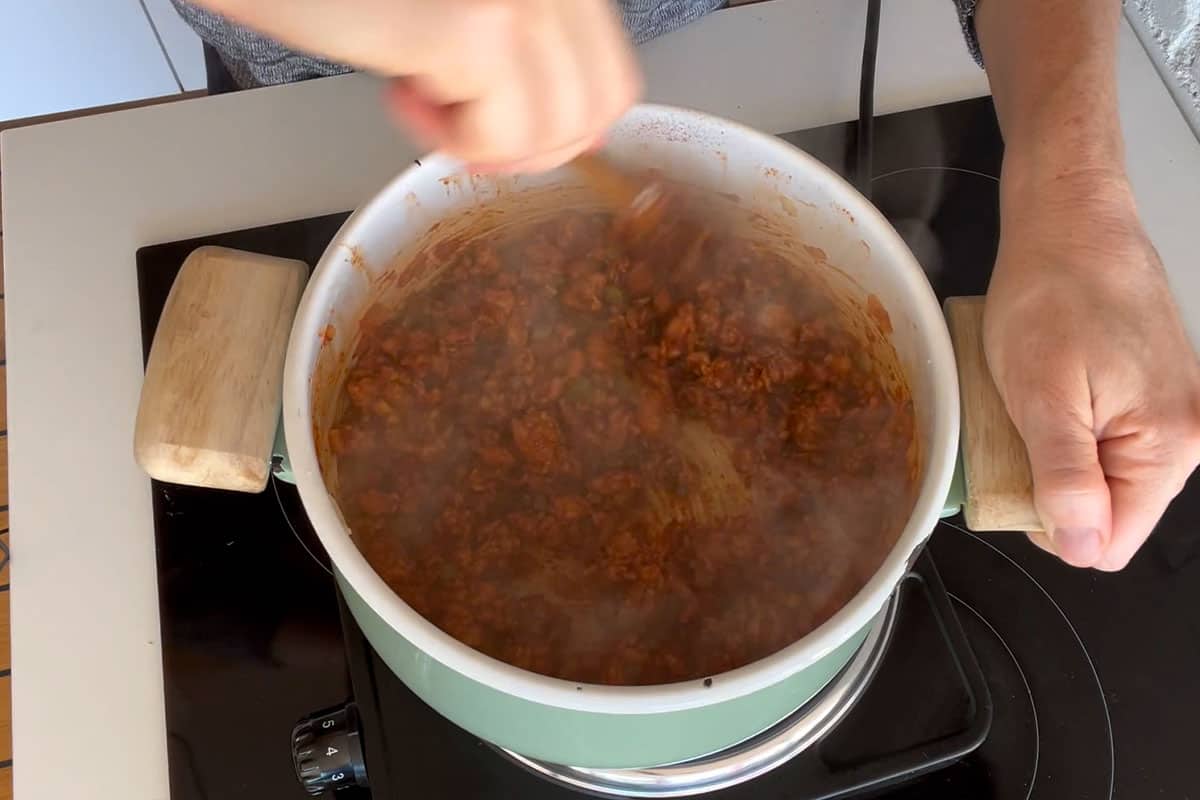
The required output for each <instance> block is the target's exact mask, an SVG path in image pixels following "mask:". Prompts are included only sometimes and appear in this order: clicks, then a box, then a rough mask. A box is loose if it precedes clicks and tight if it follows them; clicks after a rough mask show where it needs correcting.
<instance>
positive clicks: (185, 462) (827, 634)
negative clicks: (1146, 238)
mask: <svg viewBox="0 0 1200 800" xmlns="http://www.w3.org/2000/svg"><path fill="white" fill-rule="evenodd" d="M606 151H607V156H608V157H609V158H611V159H612V160H613V161H614V162H615V163H617V164H619V165H623V166H625V167H627V168H630V169H636V168H647V167H653V168H655V169H658V170H661V171H662V172H663V173H664V174H665V175H666V176H668V177H670V178H673V179H679V180H682V181H684V182H686V183H688V184H691V185H693V186H697V187H700V188H702V189H707V190H711V191H713V192H721V193H724V194H725V195H726V196H732V197H736V198H737V202H738V203H739V204H740V205H741V206H743V207H745V208H746V209H748V210H749V211H751V212H753V214H754V218H755V219H756V220H758V222H759V223H760V224H758V225H757V226H756V228H755V230H756V231H757V233H756V234H754V235H759V236H762V237H764V241H769V242H770V244H771V246H776V247H788V248H792V249H794V250H796V252H800V251H801V250H802V251H803V252H804V253H805V254H806V257H808V258H809V259H810V260H812V259H815V260H816V261H817V262H818V263H817V265H816V266H817V267H818V268H819V269H821V270H822V271H823V275H825V276H826V277H827V278H828V280H829V282H830V286H831V288H832V290H833V291H834V292H835V294H836V295H837V296H838V297H839V298H841V302H845V303H847V304H848V307H851V308H857V309H861V310H864V313H861V314H859V315H858V318H860V319H861V322H862V324H863V325H864V326H867V327H865V328H864V333H865V334H867V335H868V336H872V337H873V338H874V339H875V340H876V341H878V342H881V343H882V346H884V347H885V348H886V349H887V351H888V353H889V357H890V358H891V359H892V360H893V361H894V362H895V363H896V364H898V366H899V367H900V369H901V370H902V371H903V374H904V375H905V376H906V378H907V382H908V385H909V387H910V389H911V393H912V398H913V404H914V408H915V412H916V423H917V432H918V440H919V472H918V478H917V480H918V487H917V489H918V490H917V496H916V501H915V504H914V506H913V508H912V513H911V515H910V516H909V519H908V522H907V524H906V525H905V526H904V530H903V532H902V533H901V534H900V537H899V539H898V540H897V541H896V544H895V546H894V548H893V549H892V550H891V552H890V553H889V554H888V555H887V557H886V558H885V560H884V561H883V563H882V564H881V565H880V566H879V568H878V570H877V571H876V573H875V574H874V576H873V577H872V578H871V579H870V580H869V581H868V582H867V583H866V585H865V586H863V587H862V589H861V590H860V591H859V592H858V593H857V594H856V595H855V596H854V597H853V598H852V599H851V600H850V601H849V602H848V603H847V604H846V605H845V606H844V607H843V608H841V609H840V610H839V611H838V612H837V613H835V614H834V615H833V616H832V617H831V618H830V619H829V620H827V621H826V622H825V623H824V624H822V625H820V626H819V627H818V628H816V629H815V630H813V631H812V632H811V633H809V634H808V635H806V636H804V637H803V638H801V639H800V640H799V641H796V642H794V643H793V644H791V645H789V646H788V647H786V648H784V649H783V650H780V651H779V652H777V653H775V654H774V655H771V656H769V657H767V658H764V659H761V660H759V661H756V662H754V663H751V664H748V665H746V666H743V667H741V668H739V669H735V670H733V671H731V672H727V673H723V674H717V675H711V676H706V677H705V678H704V679H703V680H694V681H688V682H684V683H675V684H671V685H663V686H638V687H627V686H596V685H584V684H579V683H574V682H571V681H565V680H559V679H555V678H549V677H545V676H542V675H537V674H534V673H531V672H527V671H524V670H522V669H518V668H516V667H513V666H510V665H508V664H505V663H501V662H500V661H497V660H495V659H492V658H490V657H488V656H486V655H483V654H482V653H479V652H477V651H475V650H473V649H471V648H470V647H468V646H466V645H464V644H462V643H460V642H458V641H456V640H455V639H453V638H451V637H450V636H448V635H447V634H445V633H443V632H442V631H441V630H439V629H438V628H436V627H435V626H433V625H432V624H431V623H429V622H427V621H426V620H425V619H424V618H422V617H421V616H419V615H418V614H417V613H416V612H415V611H413V609H412V608H410V607H409V606H408V605H407V604H406V603H405V602H404V601H403V600H402V599H401V598H400V597H398V596H397V595H396V594H395V593H393V592H392V591H391V589H389V588H388V586H387V585H386V584H385V583H384V582H383V580H382V579H381V578H380V577H379V576H378V575H377V574H376V573H375V572H374V571H373V570H372V569H371V567H370V565H369V564H368V563H367V562H366V560H365V559H364V558H363V556H362V554H361V553H360V552H359V550H358V548H357V547H356V546H355V544H354V540H353V538H352V534H351V531H350V530H349V529H348V528H347V526H346V523H345V521H344V519H343V517H342V515H341V513H340V512H339V509H338V507H337V504H336V502H335V500H334V498H333V497H332V495H331V494H330V492H329V490H328V488H327V486H326V480H325V476H323V473H322V470H321V454H322V452H323V448H324V447H325V436H326V433H327V431H328V428H329V425H330V422H331V419H330V418H331V415H332V411H333V402H334V400H333V398H335V397H336V394H337V392H336V387H337V385H338V381H339V378H340V376H341V375H342V374H343V371H344V369H345V367H346V365H347V362H348V360H349V358H350V356H351V354H352V352H353V348H354V345H355V331H356V328H357V322H358V319H359V317H360V315H361V314H362V312H363V311H364V310H365V308H366V305H367V304H368V302H369V301H370V299H371V297H372V296H373V293H375V292H377V291H379V287H380V286H381V285H382V284H384V283H386V284H387V285H388V286H389V291H400V292H401V294H403V292H404V291H406V290H408V291H411V290H412V289H415V288H417V287H418V286H419V285H420V283H421V281H422V280H426V279H427V278H428V277H429V276H427V275H420V274H413V273H412V266H411V265H412V264H413V262H412V261H411V260H409V259H406V258H405V257H404V256H405V255H406V254H409V253H412V252H413V251H414V248H415V247H416V246H417V245H418V244H420V243H423V242H428V241H429V237H430V236H431V235H432V236H434V237H437V236H441V235H447V233H448V232H449V231H450V230H451V229H452V227H453V224H454V223H453V222H452V220H454V219H456V218H462V216H463V215H464V214H466V216H467V217H470V216H472V215H474V216H475V217H476V219H475V221H474V222H475V224H478V223H479V220H480V219H487V218H488V215H494V216H493V218H492V220H491V221H492V222H497V223H498V222H501V221H503V215H504V214H506V213H521V208H522V201H523V199H525V198H528V199H529V201H530V202H531V203H532V202H535V201H539V202H542V203H543V204H544V203H545V201H546V198H547V197H550V198H553V197H555V195H554V193H555V192H569V191H570V187H571V186H572V185H576V186H577V185H578V184H579V179H578V177H577V176H575V175H573V174H572V173H571V171H570V170H569V169H563V170H559V171H557V172H553V173H549V174H545V175H539V176H521V177H505V178H486V177H479V176H469V175H466V174H464V173H463V171H462V169H461V166H460V165H459V164H457V163H455V162H453V161H452V160H450V159H448V158H446V157H443V156H440V155H433V156H430V157H428V158H424V159H422V160H420V161H418V162H416V163H415V164H414V165H413V166H412V167H410V168H409V169H408V170H406V171H405V172H404V173H403V174H401V175H400V176H399V177H397V178H396V179H395V180H393V181H392V182H391V183H390V184H389V185H388V186H387V187H386V188H384V189H383V190H382V191H381V192H380V193H379V194H378V195H376V196H375V197H374V198H373V199H372V200H370V201H369V202H368V203H367V204H366V205H364V206H363V207H361V208H360V209H358V210H357V211H356V212H355V213H354V214H353V215H352V216H351V217H350V219H348V220H347V221H346V223H345V225H343V227H342V229H341V230H340V231H339V233H338V234H337V236H336V237H335V239H334V240H333V242H332V243H331V244H330V245H329V247H328V248H327V249H326V251H325V254H324V255H323V256H322V258H321V260H320V262H319V263H318V264H317V267H316V270H315V272H314V273H313V274H312V277H311V279H310V280H308V281H307V286H306V288H305V280H306V278H307V273H308V270H307V267H306V266H305V265H303V264H301V263H299V262H295V261H288V260H284V259H276V258H268V257H264V256H259V255H254V254H247V253H241V252H236V251H228V250H222V249H219V248H202V249H200V250H198V251H196V252H195V253H193V254H192V256H191V257H189V259H188V261H187V263H186V264H185V266H184V268H183V269H182V270H181V272H180V275H179V277H178V278H177V280H176V283H175V286H174V287H173V289H172V292H171V296H170V298H169V299H168V301H167V304H166V306H165V308H164V311H163V315H162V318H161V321H160V323H159V327H158V333H157V335H156V338H155V341H154V343H153V347H152V352H151V356H150V359H149V362H148V365H147V373H146V381H145V385H144V388H143V392H142V401H141V407H140V409H139V416H138V423H137V434H136V447H135V451H136V455H137V458H138V461H139V463H140V464H141V465H142V466H143V467H144V468H145V469H146V471H147V472H148V473H149V474H150V475H151V476H153V477H155V478H158V479H160V480H165V481H171V482H178V483H187V484H192V485H200V486H210V487H215V488H226V489H238V490H243V491H261V490H262V489H263V487H264V486H265V484H266V481H267V479H268V474H269V472H270V471H271V470H272V469H274V470H275V471H276V472H277V473H278V474H281V475H282V476H284V477H288V478H294V480H295V483H296V485H297V486H298V488H299V492H300V496H301V498H302V500H303V502H304V507H305V510H306V512H307V513H308V516H309V519H310V520H311V522H312V525H313V528H314V529H315V530H316V532H317V535H318V536H319V537H320V539H321V542H322V544H323V545H324V546H325V549H326V550H327V551H328V553H329V557H330V559H331V561H332V563H333V566H334V571H335V575H336V579H337V582H338V585H339V587H340V589H341V591H342V594H343V595H344V597H345V599H346V602H347V605H348V606H349V608H350V610H351V612H352V613H353V615H354V617H355V619H356V621H357V622H358V624H359V626H360V627H361V628H362V630H363V632H364V634H365V635H366V637H367V639H368V640H369V641H370V642H371V645H372V646H373V647H374V648H375V650H376V651H377V652H378V653H379V655H380V656H381V657H382V659H383V660H384V661H385V662H386V663H387V665H388V666H389V667H390V668H391V669H392V670H393V671H394V672H395V673H396V675H398V676H399V677H400V678H401V679H402V680H403V681H404V682H405V683H406V684H407V685H408V686H409V687H410V688H411V689H412V690H413V691H414V692H415V693H416V694H418V695H419V696H420V697H421V698H422V699H423V700H424V701H425V702H427V703H428V704H429V705H430V706H432V707H433V708H435V709H437V710H438V711H439V712H441V713H442V714H443V715H445V716H446V717H448V718H449V719H451V720H452V721H454V722H455V723H457V724H458V725H460V726H462V727H463V728H465V729H467V730H469V731H471V732H472V733H474V734H476V735H478V736H480V737H482V738H483V739H485V740H487V741H489V742H492V743H494V744H496V745H499V746H502V747H504V748H507V749H509V750H511V751H513V752H515V753H519V754H521V755H523V756H527V757H530V758H534V759H538V760H542V761H548V762H553V763H558V764H567V765H572V766H577V767H589V768H618V769H621V768H636V767H646V766H655V765H663V764H670V763H675V762H679V761H683V760H686V759H691V758H695V757H699V756H702V755H705V754H708V753H712V752H715V751H718V750H721V749H724V748H726V747H729V746H731V745H733V744H736V743H737V742H740V741H742V740H744V739H746V738H748V737H750V736H752V735H754V734H756V733H758V732H760V731H762V730H764V729H766V728H768V727H769V726H771V725H772V724H774V723H775V722H777V721H779V720H780V719H782V718H783V717H785V716H787V715H788V714H789V713H790V712H792V711H793V710H795V709H796V708H798V707H799V706H800V705H802V704H803V703H804V702H805V701H806V700H808V699H809V698H811V697H813V696H814V695H815V694H816V693H817V692H818V691H819V690H820V689H821V688H822V687H823V686H825V685H826V684H827V683H828V682H829V681H830V680H831V679H832V678H833V677H834V676H836V675H837V674H838V672H839V670H841V669H842V668H843V667H844V666H845V665H846V664H847V662H848V661H849V660H850V659H851V658H852V656H853V655H854V654H855V652H856V650H857V649H858V647H859V646H860V645H861V643H862V642H863V640H864V638H865V637H866V635H867V632H868V630H869V629H870V627H871V624H872V622H873V621H874V620H875V619H876V618H877V617H878V616H879V615H880V614H881V613H882V610H883V609H884V607H885V604H886V602H887V600H888V598H889V597H890V596H891V594H892V593H893V590H894V589H895V588H896V586H897V584H898V583H899V581H900V580H901V578H902V576H903V575H904V573H905V572H906V570H907V569H908V566H909V564H910V563H911V561H912V559H913V558H914V556H915V554H916V553H917V552H918V551H919V549H920V548H921V546H922V545H923V544H924V543H925V541H926V539H927V538H928V537H929V535H930V533H931V531H932V530H933V528H934V525H935V523H936V521H937V519H938V518H939V516H940V515H943V514H945V513H953V512H956V511H957V510H958V507H959V504H960V498H959V496H958V491H957V490H956V489H955V488H954V487H955V486H957V482H956V481H955V475H956V463H957V462H958V461H959V452H960V393H959V389H960V383H961V386H962V390H963V399H964V401H965V402H964V403H963V406H962V409H961V410H962V414H963V417H962V420H963V428H964V430H965V432H966V435H965V438H964V440H963V447H962V450H963V453H964V455H965V456H966V458H965V459H964V464H963V471H964V472H965V476H964V477H965V492H966V497H965V500H966V512H967V514H966V516H967V521H968V524H970V525H971V526H972V527H973V528H976V529H986V530H996V529H1017V530H1029V529H1035V528H1037V527H1038V522H1037V515H1036V513H1035V512H1034V510H1033V506H1032V503H1031V500H1030V486H1031V482H1030V479H1029V471H1028V460H1027V456H1026V454H1025V451H1024V448H1023V446H1022V445H1021V443H1020V440H1019V439H1018V438H1017V436H1016V433H1015V431H1014V430H1013V428H1012V424H1011V422H1010V421H1009V420H1008V417H1007V415H1006V414H1005V412H1004V409H1003V406H1002V405H1001V403H1000V400H999V397H998V395H997V394H996V390H995V387H994V386H993V384H992V382H991V379H990V377H989V375H988V372H987V368H986V365H985V364H984V360H983V356H982V346H981V343H980V334H979V331H980V319H981V314H982V301H981V299H980V298H971V299H963V300H958V301H952V304H951V305H949V306H948V308H947V313H948V315H949V319H950V323H951V325H950V326H949V327H950V328H952V329H953V330H954V333H955V338H954V341H955V343H956V344H957V346H958V351H959V353H958V356H959V357H958V360H957V363H956V358H955V350H954V348H953V347H952V342H951V335H950V330H949V329H948V326H947V318H946V317H944V316H943V310H942V309H941V308H940V307H939V305H938V302H937V300H936V298H935V297H934V294H933V291H932V290H931V288H930V286H929V283H928V281H927V280H926V278H925V275H924V273H923V272H922V270H921V267H920V265H919V264H918V263H917V262H916V260H915V259H914V258H913V255H912V254H911V252H910V251H909V250H908V248H907V247H906V246H905V244H904V242H903V241H902V240H901V239H900V237H899V236H898V235H897V234H896V232H895V231H894V230H893V229H892V227H891V226H890V225H889V224H888V222H887V221H886V220H885V219H884V218H883V216H882V215H881V214H880V213H879V212H878V211H877V210H876V209H875V208H874V207H873V206H872V205H871V204H870V203H869V202H868V201H867V200H866V199H864V198H863V197H862V196H861V195H859V194H858V193H857V192H856V191H855V190H854V189H853V188H852V187H851V186H849V185H848V184H847V183H846V182H845V181H843V180H842V179H841V178H840V177H838V176H837V175H836V174H834V173H833V172H831V171H830V170H829V169H827V168H826V167H824V166H823V165H822V164H820V163H819V162H818V161H816V160H815V159H813V158H811V157H809V156H808V155H806V154H804V153H803V152H801V151H799V150H797V149H795V148H794V147H792V146H790V145H788V144H786V143H785V142H783V141H781V140H780V139H777V138H775V137H772V136H768V135H765V134H762V133H759V132H756V131H753V130H750V129H748V128H745V127H743V126H740V125H737V124H735V123H733V122H729V121H726V120H722V119H717V118H714V117H711V116H707V115H704V114H700V113H697V112H693V111H685V110H680V109H674V108H667V107H661V106H640V107H638V108H636V109H634V110H633V111H632V112H630V113H629V114H628V115H627V116H626V117H625V118H624V119H622V120H621V121H620V122H619V123H618V124H617V126H616V127H615V128H614V129H613V130H612V132H611V135H610V136H609V138H608V144H607V146H606ZM564 196H565V195H564ZM501 200H503V202H500V201H501ZM505 209H507V210H505ZM514 209H515V210H514ZM432 228H436V230H435V231H434V233H433V234H430V231H431V229H432ZM406 287H407V288H406ZM302 290H303V299H299V298H300V293H301V291H302ZM297 302H298V307H297ZM868 309H870V313H865V311H866V310H868ZM293 312H294V316H293ZM289 330H290V336H289V335H288V331H289ZM285 340H286V364H285V361H284V358H285V356H284V352H285ZM280 413H282V429H281V431H280V430H277V429H278V428H279V419H280ZM277 433H279V434H281V435H277ZM284 445H286V447H284ZM285 451H286V452H285ZM289 460H290V470H289V464H288V462H289ZM948 498H949V499H948ZM895 646H903V643H902V642H900V643H896V644H895Z"/></svg>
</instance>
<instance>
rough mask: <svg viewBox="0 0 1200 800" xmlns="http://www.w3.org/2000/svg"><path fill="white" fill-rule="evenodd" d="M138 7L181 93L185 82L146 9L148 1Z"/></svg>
mask: <svg viewBox="0 0 1200 800" xmlns="http://www.w3.org/2000/svg"><path fill="white" fill-rule="evenodd" d="M138 5H139V6H141V7H142V14H143V15H144V16H145V17H146V22H147V23H148V24H149V25H150V30H151V31H153V32H154V40H155V41H156V42H158V49H159V50H160V51H161V52H162V54H163V59H164V60H166V62H167V67H168V68H169V69H170V70H171V77H172V78H174V79H175V85H176V86H178V87H179V91H180V93H182V92H183V91H184V88H183V81H182V80H180V79H179V72H178V71H177V70H176V69H175V63H174V62H173V61H171V54H170V53H168V52H167V46H166V44H164V43H163V39H162V35H161V34H160V33H159V32H158V26H157V25H155V24H154V17H152V16H151V15H150V9H148V8H146V0H138Z"/></svg>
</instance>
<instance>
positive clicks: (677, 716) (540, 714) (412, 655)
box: [337, 573, 870, 769]
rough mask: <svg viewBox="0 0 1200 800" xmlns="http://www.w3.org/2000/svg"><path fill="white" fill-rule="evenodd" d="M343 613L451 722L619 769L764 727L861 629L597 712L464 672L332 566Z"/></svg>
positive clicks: (490, 737)
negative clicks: (699, 701) (780, 658)
mask: <svg viewBox="0 0 1200 800" xmlns="http://www.w3.org/2000/svg"><path fill="white" fill-rule="evenodd" d="M337 578H338V584H339V585H340V586H341V589H342V593H343V595H344V596H345V598H346V604H347V605H348V606H349V607H350V613H352V614H353V615H354V619H355V620H356V621H357V622H358V625H359V627H361V628H362V630H363V633H364V634H365V635H366V637H367V639H368V641H370V642H371V645H372V646H373V647H374V648H375V652H377V653H378V654H379V657H380V658H382V659H383V661H384V663H385V664H387V665H388V667H389V668H390V669H391V670H392V672H394V673H396V675H397V676H398V677H399V678H400V679H401V680H402V681H404V683H405V684H406V685H407V686H408V688H410V689H412V690H413V692H415V693H416V695H417V696H418V697H420V698H421V699H422V700H424V701H425V702H426V703H428V704H429V705H430V706H432V707H433V708H435V709H437V710H438V711H439V712H440V713H441V714H442V716H444V717H446V718H447V719H449V720H450V721H451V722H453V723H455V724H457V725H459V726H461V727H463V728H466V729H467V730H469V731H471V732H472V733H474V734H475V735H476V736H479V737H481V738H483V739H486V740H487V741H489V742H492V743H493V744H498V745H500V746H501V747H504V748H507V749H509V750H512V751H514V752H517V753H521V754H522V755H525V756H529V757H531V758H535V759H539V760H542V761H549V762H551V763H554V764H570V765H572V766H585V767H593V768H601V769H603V768H611V769H624V768H634V767H654V766H661V765H663V764H673V763H676V762H679V761H686V760H688V759H691V758H696V757H699V756H702V755H706V754H708V753H713V752H716V751H718V750H721V749H723V748H725V747H728V746H729V745H730V744H732V743H736V742H739V741H741V740H743V739H747V738H749V737H751V736H753V735H754V734H756V733H760V732H761V731H763V730H766V729H767V728H769V727H770V726H771V725H773V724H775V723H776V722H778V721H779V720H781V719H783V717H785V716H787V714H788V713H789V712H791V711H793V710H795V709H796V708H799V707H800V706H801V705H802V704H803V703H804V702H805V701H806V700H808V699H809V698H810V697H812V696H813V695H815V694H816V693H817V692H818V691H820V689H821V688H822V687H823V686H825V684H827V683H828V682H829V681H830V680H832V679H833V677H834V676H835V675H837V673H838V672H839V671H840V670H841V668H842V667H844V666H845V665H846V663H847V662H848V661H849V660H850V658H851V657H852V656H853V655H854V653H855V652H856V651H857V650H858V648H859V646H860V645H861V644H862V642H863V639H865V638H866V636H867V631H868V629H869V627H870V626H869V625H868V626H867V628H864V629H862V630H861V631H859V632H858V633H856V634H854V635H853V636H851V637H850V638H849V639H847V640H846V641H845V642H844V643H842V644H841V645H840V646H838V647H837V648H835V649H834V650H833V651H832V652H831V653H829V654H828V655H826V656H824V657H823V658H821V659H818V660H817V661H816V662H815V663H813V664H812V665H811V666H810V667H809V668H808V669H805V670H803V671H801V672H797V673H796V674H794V675H791V676H789V677H787V678H785V679H784V680H782V681H779V682H778V683H776V684H773V685H771V686H767V687H765V688H763V689H760V690H758V691H757V692H754V693H753V694H748V695H743V696H742V697H738V698H734V699H732V700H726V701H724V702H721V703H714V704H712V705H706V706H699V707H697V708H689V709H685V710H681V711H671V712H665V713H644V714H636V713H635V714H604V713H596V712H587V711H575V710H570V709H564V708H560V707H556V706H552V705H545V704H543V703H537V702H532V701H530V700H525V699H523V698H520V697H516V696H514V695H511V694H508V693H506V692H503V691H501V690H499V689H496V688H494V687H492V686H488V685H487V684H483V683H479V682H478V681H474V680H471V679H470V678H467V677H465V676H463V675H462V674H461V673H458V672H456V671H454V670H453V669H450V668H449V667H447V666H446V665H444V664H442V663H440V662H439V661H437V659H435V658H433V657H432V656H430V655H429V654H428V653H426V652H424V651H422V650H421V649H419V648H417V647H414V646H413V644H412V643H411V642H409V641H408V640H407V639H405V638H404V637H403V636H401V635H400V634H398V633H396V632H395V631H394V630H392V629H391V628H390V627H389V626H388V624H387V623H386V622H384V621H383V620H382V619H380V617H379V615H378V614H376V613H375V612H374V611H372V610H371V607H370V606H369V605H367V603H366V602H364V601H363V599H362V598H361V597H359V596H358V595H357V594H356V593H355V592H354V588H353V587H352V586H350V584H349V582H347V581H346V579H345V578H344V577H343V576H342V575H341V574H340V573H339V574H338V575H337Z"/></svg>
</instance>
